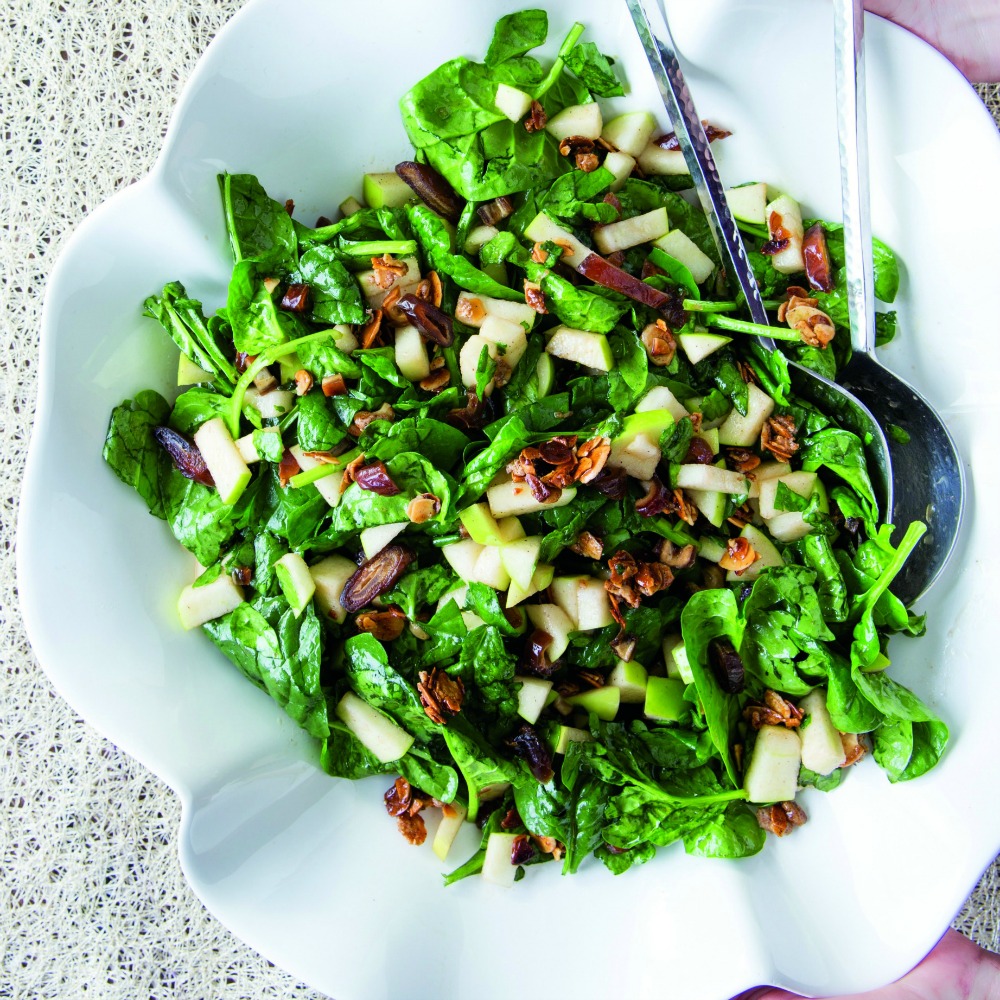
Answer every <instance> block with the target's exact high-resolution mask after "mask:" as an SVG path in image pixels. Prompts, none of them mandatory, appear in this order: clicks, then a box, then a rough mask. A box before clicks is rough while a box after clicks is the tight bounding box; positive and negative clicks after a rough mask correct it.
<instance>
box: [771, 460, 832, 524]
mask: <svg viewBox="0 0 1000 1000" xmlns="http://www.w3.org/2000/svg"><path fill="white" fill-rule="evenodd" d="M781 483H784V485H785V486H786V487H788V489H790V490H791V491H792V492H793V493H795V494H797V495H798V496H800V497H803V498H805V499H808V498H810V497H812V495H813V494H814V493H818V494H819V495H820V499H819V507H820V510H823V511H827V510H829V509H830V505H829V501H828V500H827V496H826V487H825V486H823V484H822V483H821V482H820V478H819V476H818V475H817V474H816V473H815V472H786V473H785V474H784V475H782V476H773V477H771V478H769V479H765V480H764V482H763V483H761V486H760V516H761V517H762V518H764V520H765V521H769V520H770V519H771V518H772V517H775V516H776V515H777V514H780V513H783V512H784V510H785V508H784V507H779V506H778V505H777V503H776V499H777V495H778V486H779V484H781Z"/></svg>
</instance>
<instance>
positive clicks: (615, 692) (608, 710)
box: [566, 685, 621, 722]
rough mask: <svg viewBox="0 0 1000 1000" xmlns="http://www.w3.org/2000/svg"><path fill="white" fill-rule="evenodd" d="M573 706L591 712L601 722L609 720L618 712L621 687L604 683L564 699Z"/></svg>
mask: <svg viewBox="0 0 1000 1000" xmlns="http://www.w3.org/2000/svg"><path fill="white" fill-rule="evenodd" d="M566 701H568V702H569V703H570V704H571V705H572V706H573V707H574V708H580V709H582V710H583V711H585V712H593V713H594V715H596V716H597V717H598V718H599V719H601V720H602V721H603V722H611V721H612V720H613V719H614V717H615V716H616V715H617V714H618V708H619V706H620V705H621V688H616V687H611V686H609V685H605V686H604V687H599V688H591V689H590V690H589V691H581V692H580V693H579V694H574V695H571V696H570V697H569V698H567V699H566Z"/></svg>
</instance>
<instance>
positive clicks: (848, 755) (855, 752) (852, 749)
mask: <svg viewBox="0 0 1000 1000" xmlns="http://www.w3.org/2000/svg"><path fill="white" fill-rule="evenodd" d="M840 742H841V745H842V746H843V747H844V754H845V760H844V763H843V764H841V765H840V766H841V767H850V766H851V765H852V764H857V762H858V761H859V760H861V758H862V757H864V755H865V754H866V753H867V752H868V748H867V747H866V746H865V742H864V739H863V738H862V737H861V736H859V735H858V734H857V733H841V734H840Z"/></svg>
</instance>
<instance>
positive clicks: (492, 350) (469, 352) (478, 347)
mask: <svg viewBox="0 0 1000 1000" xmlns="http://www.w3.org/2000/svg"><path fill="white" fill-rule="evenodd" d="M484 349H485V350H486V351H487V352H488V353H489V356H490V357H491V358H493V360H494V361H495V360H496V359H497V357H498V356H499V352H498V351H497V345H496V344H494V343H493V341H492V340H487V339H486V338H485V337H482V336H480V335H479V334H478V333H474V334H473V335H472V336H471V337H469V339H468V340H467V341H466V342H465V343H464V344H463V345H462V350H461V351H460V352H459V355H458V364H459V368H460V369H461V372H462V384H463V385H464V386H465V387H466V388H467V389H472V388H474V387H475V384H476V369H477V368H478V367H479V359H480V358H481V357H482V355H483V350H484ZM493 382H494V380H493V379H490V381H489V382H488V383H487V385H486V386H485V388H484V389H483V395H485V396H489V395H490V393H492V392H493Z"/></svg>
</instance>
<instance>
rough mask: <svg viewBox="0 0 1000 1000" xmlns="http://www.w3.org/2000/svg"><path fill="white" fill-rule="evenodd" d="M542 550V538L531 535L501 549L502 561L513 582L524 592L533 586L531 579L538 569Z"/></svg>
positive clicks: (509, 543)
mask: <svg viewBox="0 0 1000 1000" xmlns="http://www.w3.org/2000/svg"><path fill="white" fill-rule="evenodd" d="M541 549H542V536H541V535H529V536H527V537H526V538H519V539H517V541H514V542H508V543H507V544H506V545H502V546H500V548H499V552H500V561H501V562H502V563H503V567H504V569H505V570H506V571H507V572H508V573H509V574H510V578H511V580H512V581H513V582H514V583H516V584H517V585H518V587H520V588H521V589H522V590H527V589H528V588H529V587H530V586H531V578H532V577H533V576H534V575H535V570H536V569H537V568H538V554H539V552H541Z"/></svg>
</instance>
